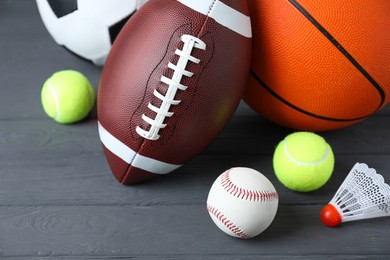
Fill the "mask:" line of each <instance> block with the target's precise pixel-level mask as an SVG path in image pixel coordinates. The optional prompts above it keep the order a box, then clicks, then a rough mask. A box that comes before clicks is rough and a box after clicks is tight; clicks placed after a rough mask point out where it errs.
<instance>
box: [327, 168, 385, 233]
mask: <svg viewBox="0 0 390 260" xmlns="http://www.w3.org/2000/svg"><path fill="white" fill-rule="evenodd" d="M385 216H390V186H389V185H388V184H386V183H385V180H384V179H383V177H382V175H380V174H378V173H377V172H376V170H375V169H373V168H369V167H368V166H367V165H366V164H364V163H356V164H355V165H354V166H353V168H352V170H351V171H350V172H349V174H348V176H347V177H346V178H345V180H344V182H343V183H342V184H341V186H340V188H339V189H338V190H337V192H336V194H335V196H334V197H333V199H332V200H331V201H330V202H329V204H328V205H326V206H325V207H324V208H323V209H322V210H321V213H320V218H321V220H322V222H323V223H324V224H325V225H327V226H330V227H334V226H337V225H339V224H340V223H341V222H347V221H354V220H360V219H368V218H377V217H385Z"/></svg>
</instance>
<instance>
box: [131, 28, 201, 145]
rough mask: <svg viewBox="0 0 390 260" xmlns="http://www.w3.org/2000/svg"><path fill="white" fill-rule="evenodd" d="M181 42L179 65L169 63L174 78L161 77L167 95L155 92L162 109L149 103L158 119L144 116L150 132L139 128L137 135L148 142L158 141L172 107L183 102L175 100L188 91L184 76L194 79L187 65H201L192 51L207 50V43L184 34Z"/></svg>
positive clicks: (171, 113)
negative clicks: (177, 94) (179, 92)
mask: <svg viewBox="0 0 390 260" xmlns="http://www.w3.org/2000/svg"><path fill="white" fill-rule="evenodd" d="M181 41H182V42H184V46H183V49H182V50H180V49H177V50H176V51H175V54H176V55H178V56H179V60H178V62H177V64H176V65H175V64H173V63H171V62H169V63H168V68H170V69H172V70H173V71H174V72H173V75H172V78H167V77H165V76H161V79H160V80H161V82H163V83H165V84H167V85H168V86H169V87H168V90H167V92H166V93H165V95H163V94H161V93H160V92H159V91H158V90H157V89H155V90H154V93H153V94H154V96H155V97H157V98H158V99H160V100H161V101H162V103H161V106H160V107H156V106H154V105H153V104H152V103H150V102H149V104H148V108H149V109H150V110H152V111H153V112H155V113H156V117H155V118H154V119H152V118H150V117H148V116H147V115H145V114H143V115H142V119H143V120H144V121H145V122H146V123H148V125H150V129H149V131H146V130H144V129H142V128H141V127H140V126H137V128H136V131H137V133H138V134H139V135H140V136H141V137H143V138H145V139H148V140H158V139H159V138H160V135H159V134H158V133H159V131H160V129H162V128H165V127H166V126H167V125H166V124H164V120H165V118H166V117H172V116H173V112H169V109H170V107H171V106H176V105H178V104H179V103H180V102H181V100H175V96H176V93H177V91H178V90H182V91H184V90H186V89H187V86H184V85H183V84H181V83H180V82H181V80H182V78H183V76H185V77H188V78H189V77H192V76H193V75H194V73H192V72H190V71H187V70H186V67H187V63H188V62H189V61H191V62H193V63H196V64H199V62H200V59H197V58H195V57H193V56H191V53H192V50H193V49H194V48H197V49H201V50H205V49H206V43H204V42H203V41H202V40H200V39H199V38H196V37H194V36H192V35H188V34H184V35H182V36H181Z"/></svg>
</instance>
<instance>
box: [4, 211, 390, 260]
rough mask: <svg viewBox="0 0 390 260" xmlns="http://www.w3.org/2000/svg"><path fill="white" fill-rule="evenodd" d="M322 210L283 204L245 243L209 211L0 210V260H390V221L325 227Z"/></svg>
mask: <svg viewBox="0 0 390 260" xmlns="http://www.w3.org/2000/svg"><path fill="white" fill-rule="evenodd" d="M320 209H321V207H319V206H313V205H309V206H280V207H279V211H278V213H277V216H276V218H275V220H274V222H273V223H272V225H271V226H270V227H269V228H268V229H267V230H266V231H265V232H264V233H262V234H261V235H260V236H258V237H256V238H254V239H251V240H248V241H244V240H240V239H236V238H232V237H229V236H227V235H225V234H224V233H223V232H221V231H220V230H219V229H218V228H217V227H216V226H215V225H214V223H213V222H212V221H211V219H210V217H209V216H208V213H207V211H206V209H205V207H204V206H170V207H159V206H151V207H123V206H121V207H115V206H106V207H95V206H51V207H39V206H38V207H35V206H31V207H1V208H0V220H1V221H0V230H1V241H0V245H1V247H0V248H1V256H3V257H8V256H35V257H49V258H50V259H51V258H54V257H57V256H65V255H66V256H73V257H80V258H83V257H84V256H86V255H87V256H89V257H91V256H95V255H96V256H99V257H103V256H109V257H110V256H121V257H124V256H127V257H139V258H143V257H146V258H147V257H165V256H169V257H172V258H186V256H189V257H193V258H195V257H199V256H217V257H222V256H224V257H226V258H230V259H234V258H235V257H238V256H244V257H245V256H248V257H249V256H250V257H255V256H257V257H260V256H272V255H274V254H275V253H276V255H279V256H281V255H283V256H286V255H288V256H295V257H299V256H306V257H309V256H313V255H316V256H325V255H330V254H331V255H350V256H358V255H382V256H383V255H390V248H389V246H388V245H389V244H388V240H387V238H386V237H385V236H384V233H383V232H384V230H383V228H382V227H384V226H386V225H389V221H390V219H389V218H382V219H376V220H368V221H362V222H360V223H357V222H355V223H349V224H344V225H342V226H340V227H339V228H328V227H325V226H323V225H322V223H320V221H319V218H318V213H319V210H320ZM356 238H358V239H356ZM23 241H28V243H26V242H23Z"/></svg>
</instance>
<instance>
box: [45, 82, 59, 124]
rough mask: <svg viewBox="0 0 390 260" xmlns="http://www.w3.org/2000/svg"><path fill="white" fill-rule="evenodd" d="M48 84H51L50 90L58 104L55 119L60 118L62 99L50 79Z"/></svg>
mask: <svg viewBox="0 0 390 260" xmlns="http://www.w3.org/2000/svg"><path fill="white" fill-rule="evenodd" d="M48 86H49V90H50V93H51V95H52V96H53V98H54V102H55V104H56V115H55V119H56V120H58V118H59V117H60V114H61V113H60V101H59V100H58V95H57V92H56V91H55V89H54V86H53V85H52V84H51V81H50V79H49V81H48Z"/></svg>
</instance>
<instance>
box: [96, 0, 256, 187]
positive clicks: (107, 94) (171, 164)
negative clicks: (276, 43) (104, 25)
mask: <svg viewBox="0 0 390 260" xmlns="http://www.w3.org/2000/svg"><path fill="white" fill-rule="evenodd" d="M251 39H252V31H251V23H250V18H249V10H248V3H247V1H246V0H245V1H244V0H240V1H237V0H198V1H193V0H150V1H148V2H147V3H146V4H145V5H144V6H143V7H142V8H141V9H140V10H139V11H138V12H136V13H135V14H134V15H133V16H132V17H131V19H130V20H129V21H128V22H127V24H126V25H125V26H124V28H123V29H122V31H121V32H120V33H119V35H118V37H117V39H116V40H115V42H114V45H113V47H112V50H111V52H110V54H109V56H108V59H107V62H106V64H105V66H104V69H103V72H102V77H101V80H100V85H99V90H98V100H97V103H98V121H99V122H98V127H99V135H100V139H101V142H102V145H103V150H104V153H105V155H106V159H107V161H108V164H109V165H110V168H111V170H112V172H113V174H114V176H115V177H116V179H117V180H118V181H119V182H120V183H122V184H135V183H138V182H141V181H145V180H147V179H150V178H152V177H155V176H159V175H161V174H167V173H169V172H172V171H174V170H176V169H177V168H179V167H180V166H182V165H183V164H185V163H186V162H187V161H189V160H190V159H192V158H193V157H195V156H196V155H197V154H199V153H200V152H201V151H202V150H203V149H204V148H205V147H207V146H208V145H209V144H210V143H211V142H212V141H213V140H214V138H215V137H216V136H217V135H218V134H219V133H220V132H221V130H222V129H223V128H224V127H225V125H226V124H227V122H228V121H229V119H230V118H231V117H232V115H233V113H234V112H235V110H236V108H237V106H238V104H239V102H240V99H241V96H242V92H243V90H244V88H245V85H246V80H247V76H248V72H249V66H250V57H251Z"/></svg>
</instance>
